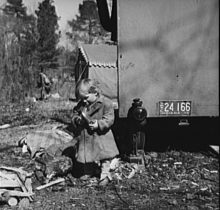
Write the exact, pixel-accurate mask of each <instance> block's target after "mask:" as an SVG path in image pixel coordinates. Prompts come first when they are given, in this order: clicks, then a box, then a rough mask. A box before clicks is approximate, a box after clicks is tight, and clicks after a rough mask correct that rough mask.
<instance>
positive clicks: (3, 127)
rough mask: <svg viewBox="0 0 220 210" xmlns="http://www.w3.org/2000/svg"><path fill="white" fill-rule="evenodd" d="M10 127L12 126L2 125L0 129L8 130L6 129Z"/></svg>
mask: <svg viewBox="0 0 220 210" xmlns="http://www.w3.org/2000/svg"><path fill="white" fill-rule="evenodd" d="M10 127H11V125H10V124H4V125H0V129H6V128H10Z"/></svg>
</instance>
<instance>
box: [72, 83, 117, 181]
mask: <svg viewBox="0 0 220 210" xmlns="http://www.w3.org/2000/svg"><path fill="white" fill-rule="evenodd" d="M76 97H77V99H79V100H80V101H79V102H78V104H77V105H76V107H74V109H73V117H72V125H73V130H74V134H75V137H76V138H77V140H78V145H77V152H76V161H77V162H79V163H83V164H86V163H94V162H100V163H101V175H100V182H99V185H106V184H108V182H109V177H110V172H109V171H110V163H111V160H112V159H113V158H114V157H115V156H116V155H118V154H119V151H118V148H117V146H116V143H115V140H114V136H113V133H112V131H111V126H112V125H113V123H114V108H113V103H112V101H111V100H110V99H108V98H106V97H105V96H103V95H102V94H101V90H100V89H99V86H98V83H97V82H96V81H94V80H91V79H83V80H81V81H80V82H79V84H77V86H76Z"/></svg>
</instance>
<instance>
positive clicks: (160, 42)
mask: <svg viewBox="0 0 220 210" xmlns="http://www.w3.org/2000/svg"><path fill="white" fill-rule="evenodd" d="M109 2H112V4H109ZM97 5H98V9H99V15H100V20H101V23H102V25H103V27H104V28H105V29H106V30H108V31H111V32H112V40H113V41H115V42H116V43H117V96H118V105H119V109H118V116H119V119H126V118H127V116H128V115H129V114H128V112H129V109H130V108H131V105H132V101H133V99H135V98H140V100H141V101H142V102H143V106H144V107H145V109H146V111H147V112H146V113H147V119H148V120H147V121H148V123H147V124H148V126H146V127H145V128H146V129H145V130H147V131H149V135H148V136H150V135H151V134H150V133H151V132H153V131H156V132H157V133H158V131H159V130H161V131H162V132H163V133H164V135H165V134H168V136H172V134H174V133H175V134H178V135H179V136H180V135H182V133H185V131H186V130H185V127H188V128H190V129H191V130H193V133H192V135H197V136H198V135H201V136H204V134H207V135H206V136H207V140H208V141H209V142H210V143H211V142H212V141H217V137H215V135H216V134H218V132H217V129H218V128H217V126H218V120H219V1H218V0H208V1H207V0H119V1H116V0H112V1H105V0H97ZM139 114H140V113H139ZM125 124H126V123H125ZM180 127H182V128H183V129H182V131H184V132H182V131H181V130H180ZM126 129H127V128H125V130H126ZM125 133H126V131H125ZM180 133H181V134H180Z"/></svg>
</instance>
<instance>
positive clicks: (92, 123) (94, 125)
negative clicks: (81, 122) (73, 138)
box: [89, 120, 98, 130]
mask: <svg viewBox="0 0 220 210" xmlns="http://www.w3.org/2000/svg"><path fill="white" fill-rule="evenodd" d="M89 128H90V129H91V130H95V129H97V128H98V121H97V120H92V121H90V122H89Z"/></svg>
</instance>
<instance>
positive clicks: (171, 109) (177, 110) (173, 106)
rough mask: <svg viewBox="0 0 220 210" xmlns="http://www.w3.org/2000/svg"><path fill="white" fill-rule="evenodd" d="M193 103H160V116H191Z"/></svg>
mask: <svg viewBox="0 0 220 210" xmlns="http://www.w3.org/2000/svg"><path fill="white" fill-rule="evenodd" d="M191 104H192V103H191V101H159V115H178V116H182V115H190V114H191Z"/></svg>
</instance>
